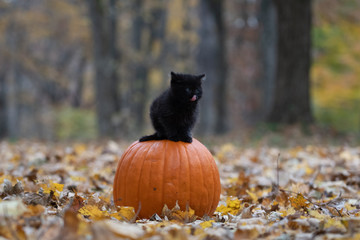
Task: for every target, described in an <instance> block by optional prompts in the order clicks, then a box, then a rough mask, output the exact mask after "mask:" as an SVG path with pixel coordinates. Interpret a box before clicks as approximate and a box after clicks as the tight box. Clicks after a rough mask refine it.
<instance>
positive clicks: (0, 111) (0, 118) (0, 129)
mask: <svg viewBox="0 0 360 240" xmlns="http://www.w3.org/2000/svg"><path fill="white" fill-rule="evenodd" d="M5 87H6V86H5V73H4V70H3V69H0V139H2V138H5V137H6V136H7V121H6V92H5Z"/></svg>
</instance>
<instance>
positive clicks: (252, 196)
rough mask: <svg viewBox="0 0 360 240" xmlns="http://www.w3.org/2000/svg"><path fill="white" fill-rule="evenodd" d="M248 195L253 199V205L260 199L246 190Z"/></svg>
mask: <svg viewBox="0 0 360 240" xmlns="http://www.w3.org/2000/svg"><path fill="white" fill-rule="evenodd" d="M246 193H247V194H249V196H250V197H251V199H252V200H253V203H257V201H258V197H257V196H256V194H255V193H253V192H250V191H249V190H246Z"/></svg>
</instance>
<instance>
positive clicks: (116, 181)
mask: <svg viewBox="0 0 360 240" xmlns="http://www.w3.org/2000/svg"><path fill="white" fill-rule="evenodd" d="M136 143H137V141H136V142H133V143H132V144H131V145H130V147H129V148H128V150H129V151H128V150H126V151H125V152H124V155H123V156H121V157H120V159H119V160H118V163H117V166H116V172H117V171H118V169H120V167H121V165H122V163H123V162H124V161H123V159H125V158H126V157H127V155H129V154H130V150H131V149H132V148H133V147H134V146H135V145H136ZM119 178H120V174H115V178H114V183H116V186H117V183H118V182H119ZM119 189H121V188H119V187H115V186H114V187H113V191H114V195H116V196H117V195H118V192H119ZM113 200H114V202H115V203H116V202H117V201H118V200H117V199H113Z"/></svg>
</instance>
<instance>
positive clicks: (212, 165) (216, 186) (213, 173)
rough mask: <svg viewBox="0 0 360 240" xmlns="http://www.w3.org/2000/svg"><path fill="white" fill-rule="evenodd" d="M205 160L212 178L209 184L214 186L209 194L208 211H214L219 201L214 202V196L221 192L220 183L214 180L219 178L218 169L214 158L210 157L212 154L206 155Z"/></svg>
mask: <svg viewBox="0 0 360 240" xmlns="http://www.w3.org/2000/svg"><path fill="white" fill-rule="evenodd" d="M209 154H211V153H210V152H209ZM207 160H208V162H209V166H210V169H211V176H212V180H213V182H212V185H211V186H214V187H213V192H212V194H211V198H212V200H211V204H209V206H210V209H209V212H214V211H215V209H216V207H217V204H218V202H219V200H217V202H216V198H217V197H216V196H219V195H220V193H221V187H220V183H219V182H218V181H217V180H216V179H219V171H218V169H217V166H216V163H215V160H214V159H213V158H212V155H211V157H207ZM216 176H218V178H216ZM219 189H220V191H219ZM215 204H216V205H215Z"/></svg>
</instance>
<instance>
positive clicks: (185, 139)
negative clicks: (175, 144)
mask: <svg viewBox="0 0 360 240" xmlns="http://www.w3.org/2000/svg"><path fill="white" fill-rule="evenodd" d="M180 141H182V142H186V143H192V137H189V136H184V137H182V138H180Z"/></svg>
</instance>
